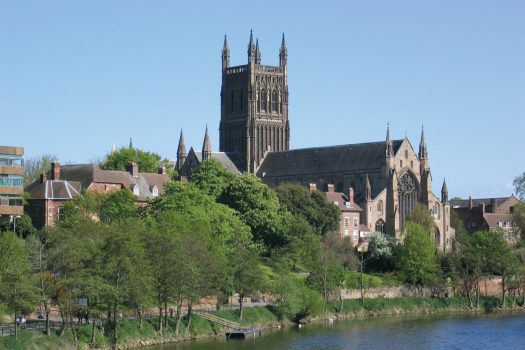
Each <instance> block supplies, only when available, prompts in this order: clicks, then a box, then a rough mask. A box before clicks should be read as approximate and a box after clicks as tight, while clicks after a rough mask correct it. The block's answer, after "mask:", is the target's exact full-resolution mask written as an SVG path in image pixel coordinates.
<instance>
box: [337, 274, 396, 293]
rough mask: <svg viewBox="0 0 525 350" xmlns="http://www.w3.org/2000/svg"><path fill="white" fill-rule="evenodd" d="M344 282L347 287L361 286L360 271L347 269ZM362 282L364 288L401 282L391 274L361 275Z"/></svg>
mask: <svg viewBox="0 0 525 350" xmlns="http://www.w3.org/2000/svg"><path fill="white" fill-rule="evenodd" d="M346 284H347V287H348V288H353V289H359V288H361V273H360V272H358V271H348V272H347V273H346ZM363 284H364V287H365V288H381V287H392V286H399V285H401V282H399V281H397V280H396V279H395V278H393V277H392V276H391V275H386V276H385V275H381V276H378V275H369V274H366V273H365V274H364V275H363Z"/></svg>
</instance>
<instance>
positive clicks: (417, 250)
mask: <svg viewBox="0 0 525 350" xmlns="http://www.w3.org/2000/svg"><path fill="white" fill-rule="evenodd" d="M427 230H428V228H427V227H424V226H422V225H420V224H417V223H415V222H411V221H408V222H407V223H406V225H405V232H404V241H403V244H402V245H400V246H399V247H398V252H397V253H398V254H397V259H396V266H397V268H398V271H399V273H400V275H401V277H402V278H403V280H404V281H405V282H406V283H408V284H411V285H414V286H416V287H418V288H422V287H426V286H431V285H434V284H435V283H436V282H437V281H438V272H439V265H438V261H437V256H436V245H435V244H434V242H433V240H432V239H431V238H430V235H429V233H428V231H427Z"/></svg>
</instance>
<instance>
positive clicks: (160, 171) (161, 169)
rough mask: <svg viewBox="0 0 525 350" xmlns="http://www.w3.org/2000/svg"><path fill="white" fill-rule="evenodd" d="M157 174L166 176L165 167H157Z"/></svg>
mask: <svg viewBox="0 0 525 350" xmlns="http://www.w3.org/2000/svg"><path fill="white" fill-rule="evenodd" d="M158 173H159V174H160V175H166V167H165V166H164V165H161V166H159V170H158Z"/></svg>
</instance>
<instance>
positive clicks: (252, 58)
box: [248, 29, 255, 63]
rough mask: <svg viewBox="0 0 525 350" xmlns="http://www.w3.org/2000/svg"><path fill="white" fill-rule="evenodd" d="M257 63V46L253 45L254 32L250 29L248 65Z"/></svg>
mask: <svg viewBox="0 0 525 350" xmlns="http://www.w3.org/2000/svg"><path fill="white" fill-rule="evenodd" d="M251 62H255V45H254V44H253V31H252V30H251V29H250V42H249V43H248V63H251Z"/></svg>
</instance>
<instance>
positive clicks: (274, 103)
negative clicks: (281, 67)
mask: <svg viewBox="0 0 525 350" xmlns="http://www.w3.org/2000/svg"><path fill="white" fill-rule="evenodd" d="M278 109H279V97H278V95H277V91H276V90H273V92H272V113H273V112H275V113H277V111H278Z"/></svg>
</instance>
